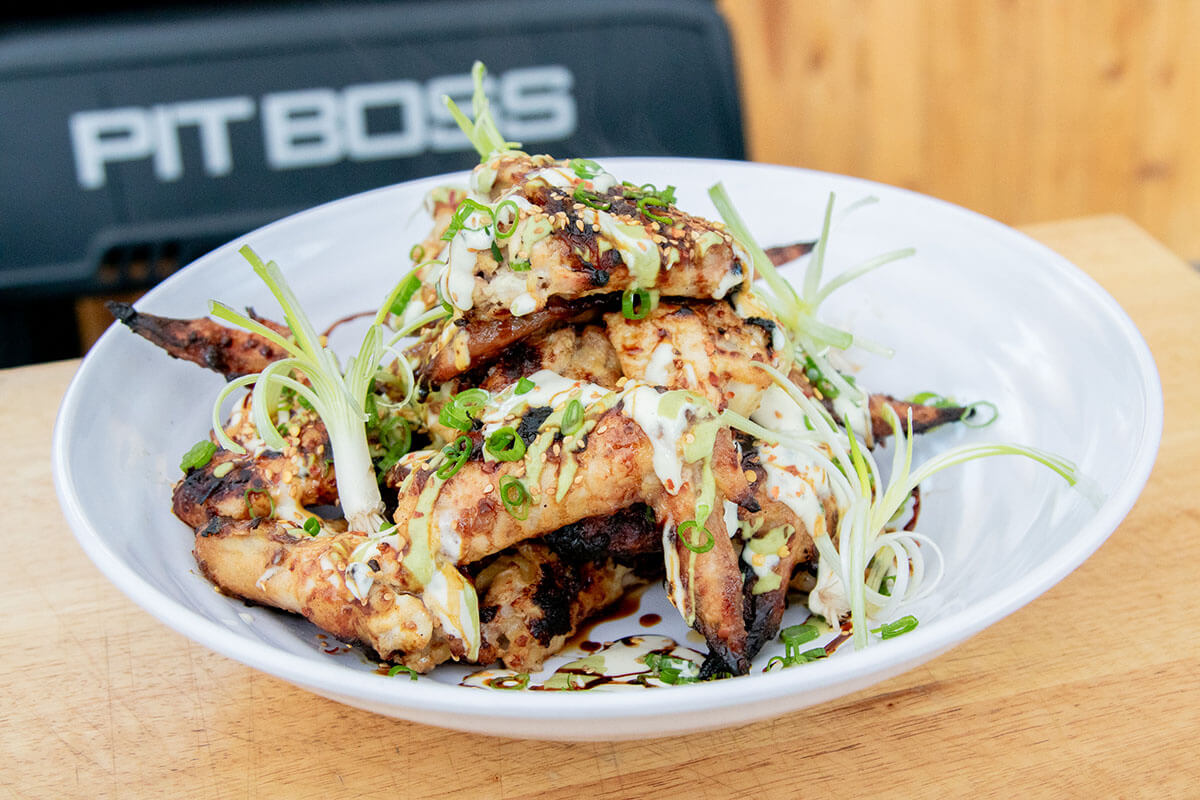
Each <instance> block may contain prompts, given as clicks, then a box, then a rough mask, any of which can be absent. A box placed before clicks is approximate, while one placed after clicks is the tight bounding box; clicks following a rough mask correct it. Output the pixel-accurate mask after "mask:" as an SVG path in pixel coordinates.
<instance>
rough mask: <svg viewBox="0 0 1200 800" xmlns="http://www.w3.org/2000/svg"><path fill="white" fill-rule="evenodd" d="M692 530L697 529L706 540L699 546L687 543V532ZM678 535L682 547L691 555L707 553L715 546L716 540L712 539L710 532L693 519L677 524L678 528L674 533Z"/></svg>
mask: <svg viewBox="0 0 1200 800" xmlns="http://www.w3.org/2000/svg"><path fill="white" fill-rule="evenodd" d="M692 528H699V529H700V531H701V533H702V534H703V535H704V536H707V537H708V538H707V539H706V540H705V541H703V542H702V543H700V544H692V543H691V542H690V541H688V537H687V532H688V531H690V530H691V529H692ZM675 532H676V533H677V534H678V535H679V541H681V542H683V546H684V547H686V548H687V549H688V550H691V551H692V552H693V553H707V552H708V551H709V550H712V549H713V545H714V544H716V539H714V538H713V535H712V531H710V530H709V529H708V528H706V527H704V526H703V525H701V524H700V523H699V522H696V520H694V519H689V520H687V521H686V522H681V523H679V527H678V528H677V529H676V531H675Z"/></svg>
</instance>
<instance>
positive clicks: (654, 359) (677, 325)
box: [604, 302, 783, 417]
mask: <svg viewBox="0 0 1200 800" xmlns="http://www.w3.org/2000/svg"><path fill="white" fill-rule="evenodd" d="M604 323H605V325H606V326H607V328H608V336H609V338H610V339H611V340H612V343H613V347H614V348H615V350H616V354H617V358H618V359H620V362H621V368H622V370H623V371H624V373H625V374H626V375H627V376H629V377H637V378H639V379H641V380H644V381H646V382H648V383H652V384H657V385H659V386H664V387H666V388H669V389H686V390H688V391H692V392H696V393H697V394H700V395H703V396H704V397H705V398H707V399H708V401H709V402H710V403H712V404H713V405H714V406H715V407H716V408H718V409H724V408H729V409H731V410H733V411H735V412H737V413H738V414H741V415H742V416H747V417H748V416H750V414H751V413H752V412H753V411H754V409H756V408H758V404H759V402H760V400H761V399H762V394H763V392H764V391H766V389H767V387H768V386H770V385H771V378H770V376H769V375H767V373H766V372H764V371H763V370H761V369H759V368H757V367H755V366H753V365H752V364H751V363H750V362H754V361H757V362H759V363H763V364H770V365H772V366H775V367H778V366H779V364H780V358H781V357H782V356H783V354H780V353H777V352H776V351H775V349H774V347H773V342H772V332H773V330H774V323H773V322H771V321H770V320H767V319H765V318H755V321H749V320H745V319H742V318H741V317H740V316H738V315H737V314H736V313H735V312H734V310H733V309H732V308H731V307H730V305H729V304H728V303H724V302H713V303H691V304H688V305H683V304H680V303H675V302H663V303H659V304H658V307H657V308H655V309H654V311H652V312H651V313H650V314H649V315H647V316H646V317H645V318H644V319H638V320H633V319H627V318H626V317H625V316H624V315H622V314H619V313H609V314H605V315H604Z"/></svg>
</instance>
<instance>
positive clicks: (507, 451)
mask: <svg viewBox="0 0 1200 800" xmlns="http://www.w3.org/2000/svg"><path fill="white" fill-rule="evenodd" d="M484 449H485V450H487V451H488V452H489V453H491V454H492V455H493V456H494V457H495V459H496V460H497V461H518V460H520V459H522V458H524V457H525V442H524V441H522V439H521V437H520V436H518V435H517V431H516V429H515V428H513V427H512V426H509V425H505V426H504V427H503V428H499V429H497V430H495V431H493V432H492V435H491V436H489V437H488V440H487V444H486V445H484Z"/></svg>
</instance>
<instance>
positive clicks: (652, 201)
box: [637, 197, 675, 225]
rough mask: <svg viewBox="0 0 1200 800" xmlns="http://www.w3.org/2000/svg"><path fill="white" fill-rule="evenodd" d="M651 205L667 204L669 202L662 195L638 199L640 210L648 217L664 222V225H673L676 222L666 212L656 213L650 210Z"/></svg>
mask: <svg viewBox="0 0 1200 800" xmlns="http://www.w3.org/2000/svg"><path fill="white" fill-rule="evenodd" d="M651 205H653V206H659V207H662V206H665V205H667V202H666V201H665V200H663V199H662V198H661V197H642V198H640V199H639V200H638V201H637V209H638V211H640V212H641V213H642V215H643V216H645V217H646V218H647V219H652V220H654V221H655V222H660V223H662V224H663V225H673V224H674V223H675V220H673V219H671V218H670V217H668V216H666V215H664V214H655V213H654V212H653V211H650V210H649V209H648V208H647V206H651Z"/></svg>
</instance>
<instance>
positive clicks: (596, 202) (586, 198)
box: [571, 186, 612, 211]
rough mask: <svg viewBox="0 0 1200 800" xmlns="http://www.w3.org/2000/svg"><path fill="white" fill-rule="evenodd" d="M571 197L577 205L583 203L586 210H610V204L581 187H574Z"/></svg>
mask: <svg viewBox="0 0 1200 800" xmlns="http://www.w3.org/2000/svg"><path fill="white" fill-rule="evenodd" d="M571 196H572V197H574V198H575V201H576V202H577V203H583V204H584V205H585V206H587V207H588V208H594V209H596V210H597V211H608V210H609V209H610V208H612V203H611V202H609V201H608V200H605V199H604V198H603V197H601V196H600V195H598V194H596V193H595V192H593V191H589V190H588V189H585V188H584V187H582V186H576V187H575V191H574V193H572V195H571Z"/></svg>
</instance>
